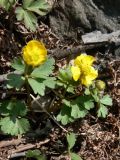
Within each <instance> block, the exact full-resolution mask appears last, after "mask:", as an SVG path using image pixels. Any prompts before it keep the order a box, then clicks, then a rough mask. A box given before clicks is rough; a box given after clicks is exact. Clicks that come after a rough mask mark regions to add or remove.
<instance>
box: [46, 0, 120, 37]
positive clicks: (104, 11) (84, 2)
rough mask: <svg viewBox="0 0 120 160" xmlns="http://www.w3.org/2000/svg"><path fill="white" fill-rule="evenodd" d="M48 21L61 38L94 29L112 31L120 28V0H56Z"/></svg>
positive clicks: (105, 31)
mask: <svg viewBox="0 0 120 160" xmlns="http://www.w3.org/2000/svg"><path fill="white" fill-rule="evenodd" d="M49 22H50V27H51V28H52V31H53V32H54V33H56V34H57V35H58V36H59V37H60V38H61V39H63V38H65V37H69V38H70V37H74V38H79V37H80V35H81V34H84V33H88V32H91V31H95V30H100V31H102V32H103V33H109V32H113V31H116V30H118V29H120V0H114V1H113V0H58V1H57V2H56V5H55V7H54V9H53V10H52V12H51V13H50V15H49Z"/></svg>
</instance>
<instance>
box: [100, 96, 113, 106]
mask: <svg viewBox="0 0 120 160" xmlns="http://www.w3.org/2000/svg"><path fill="white" fill-rule="evenodd" d="M100 102H101V103H102V104H104V105H107V106H112V99H111V97H110V96H109V95H105V96H104V97H103V98H102V99H100Z"/></svg>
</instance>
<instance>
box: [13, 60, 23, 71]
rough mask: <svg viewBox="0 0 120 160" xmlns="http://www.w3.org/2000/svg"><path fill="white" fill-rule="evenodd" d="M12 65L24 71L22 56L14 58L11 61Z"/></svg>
mask: <svg viewBox="0 0 120 160" xmlns="http://www.w3.org/2000/svg"><path fill="white" fill-rule="evenodd" d="M11 66H12V68H14V69H16V70H17V71H20V72H22V73H24V70H25V65H24V63H23V61H22V58H16V59H14V60H13V62H12V63H11Z"/></svg>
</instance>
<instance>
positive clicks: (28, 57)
mask: <svg viewBox="0 0 120 160" xmlns="http://www.w3.org/2000/svg"><path fill="white" fill-rule="evenodd" d="M23 59H24V61H25V63H26V64H27V65H31V66H33V67H36V66H39V65H41V64H43V63H44V62H45V60H46V59H47V49H46V48H45V46H44V44H43V43H42V42H39V41H37V40H31V41H30V42H28V43H27V45H26V46H25V47H24V48H23ZM94 61H95V58H94V57H93V56H89V55H86V54H81V55H80V56H78V57H77V58H76V59H75V60H74V66H71V72H72V76H73V79H74V80H75V81H78V80H79V81H80V83H81V84H83V85H85V86H89V85H90V84H92V81H93V80H94V79H96V78H97V77H98V71H97V70H95V69H94V67H93V66H92V64H93V62H94Z"/></svg>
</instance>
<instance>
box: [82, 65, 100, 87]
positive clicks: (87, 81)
mask: <svg viewBox="0 0 120 160" xmlns="http://www.w3.org/2000/svg"><path fill="white" fill-rule="evenodd" d="M97 77H98V71H97V70H95V69H94V68H93V67H91V66H90V67H88V68H86V70H85V71H84V72H83V74H82V76H81V78H80V81H81V84H83V85H85V86H87V87H88V86H89V85H91V84H92V81H93V80H95V79H96V78H97Z"/></svg>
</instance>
